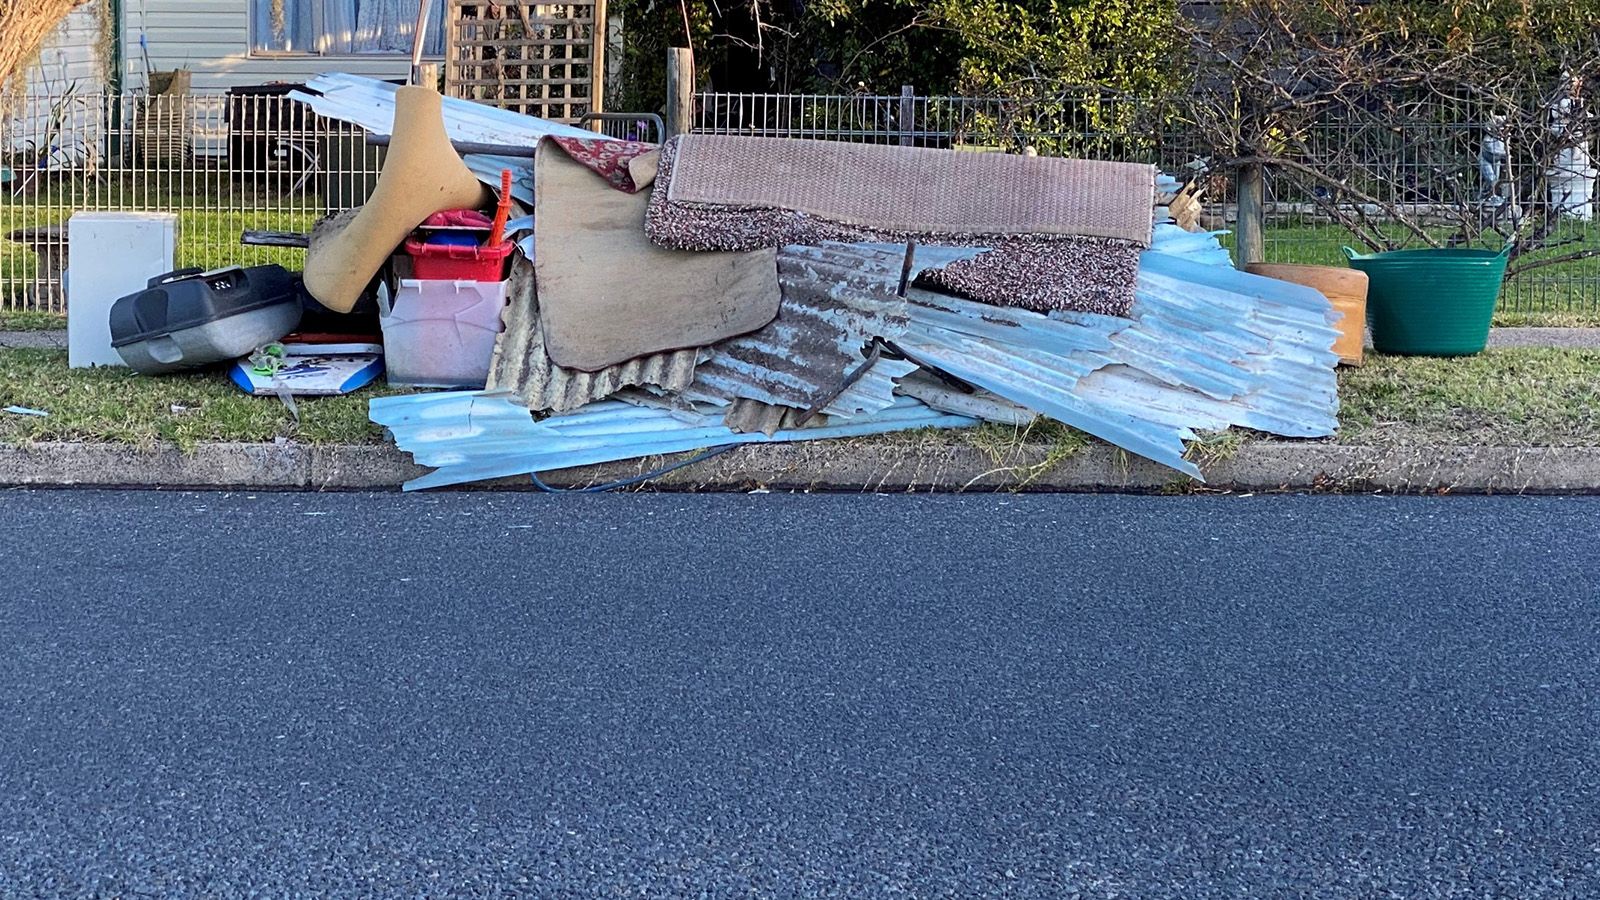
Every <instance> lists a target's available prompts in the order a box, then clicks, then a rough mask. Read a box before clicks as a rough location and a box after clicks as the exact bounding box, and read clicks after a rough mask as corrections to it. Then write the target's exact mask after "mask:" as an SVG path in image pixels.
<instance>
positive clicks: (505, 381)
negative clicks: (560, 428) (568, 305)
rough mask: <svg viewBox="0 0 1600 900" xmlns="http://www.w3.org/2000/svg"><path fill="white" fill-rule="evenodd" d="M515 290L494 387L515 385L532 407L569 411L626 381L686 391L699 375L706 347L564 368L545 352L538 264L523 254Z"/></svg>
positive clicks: (492, 369) (494, 365) (497, 352)
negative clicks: (592, 367)
mask: <svg viewBox="0 0 1600 900" xmlns="http://www.w3.org/2000/svg"><path fill="white" fill-rule="evenodd" d="M510 294H511V303H510V305H509V306H507V307H506V312H505V320H506V328H505V331H503V332H501V334H500V336H499V337H498V338H497V339H496V340H495V345H494V357H493V359H492V361H491V362H490V364H489V384H488V387H489V389H490V390H506V391H510V392H511V393H512V394H514V395H515V396H516V397H517V400H518V402H520V403H521V404H523V405H524V406H526V407H528V408H529V409H535V410H539V411H541V412H545V411H548V412H568V411H570V410H574V409H577V408H579V407H581V406H584V405H585V404H588V403H592V402H594V401H596V400H602V399H604V398H606V397H609V396H611V395H612V394H614V393H616V392H617V391H619V390H621V389H623V388H625V387H632V386H639V385H650V386H654V387H659V388H662V389H664V390H668V391H683V390H685V389H687V388H688V387H689V384H690V383H691V382H692V381H693V380H694V372H695V366H696V364H697V363H698V362H699V360H700V358H701V356H702V355H703V351H700V350H693V349H691V350H676V351H672V352H669V353H657V354H654V355H652V356H643V357H639V358H638V359H631V360H629V361H627V362H625V363H623V364H622V365H620V366H612V367H610V368H607V369H602V370H600V371H598V372H580V371H577V370H576V369H565V368H562V367H561V366H558V365H556V364H555V363H553V362H551V361H550V356H549V354H547V353H546V352H545V347H544V334H543V332H542V331H541V329H540V327H539V305H538V299H537V296H536V292H535V291H534V286H533V264H532V263H530V262H528V261H527V260H526V259H524V258H522V257H518V258H517V259H516V261H515V262H514V263H513V264H512V268H511V286H510Z"/></svg>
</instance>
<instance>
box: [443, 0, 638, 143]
mask: <svg viewBox="0 0 1600 900" xmlns="http://www.w3.org/2000/svg"><path fill="white" fill-rule="evenodd" d="M605 17H606V0H585V2H579V3H520V2H510V0H449V6H448V7H447V15H446V19H445V32H446V38H445V93H446V94H448V95H450V96H452V97H461V98H464V99H467V100H476V101H478V102H481V103H488V104H491V105H493V106H499V107H503V108H505V109H512V110H516V111H517V112H521V113H527V114H528V115H533V116H539V117H540V118H544V119H554V120H556V121H558V122H576V121H577V120H578V119H579V118H580V117H581V116H583V115H584V114H585V113H590V112H596V113H597V112H601V111H602V103H601V98H602V97H604V96H605V38H606V34H605V26H604V23H605ZM597 23H598V24H597Z"/></svg>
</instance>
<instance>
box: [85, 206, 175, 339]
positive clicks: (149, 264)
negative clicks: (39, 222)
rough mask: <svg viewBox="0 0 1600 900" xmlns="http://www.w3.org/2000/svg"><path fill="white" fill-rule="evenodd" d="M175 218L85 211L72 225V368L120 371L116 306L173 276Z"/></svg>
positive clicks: (131, 213)
mask: <svg viewBox="0 0 1600 900" xmlns="http://www.w3.org/2000/svg"><path fill="white" fill-rule="evenodd" d="M177 244H178V217H177V215H176V214H174V213H153V212H80V213H73V215H72V218H71V219H68V220H67V278H66V288H67V363H68V364H69V365H71V366H72V367H73V368H75V369H81V368H84V367H86V366H120V365H123V362H122V357H121V356H119V355H118V354H117V351H116V350H114V349H112V347H111V305H112V304H113V303H116V302H117V300H118V299H120V298H122V297H125V296H127V295H129V294H136V293H138V292H139V291H142V290H144V288H145V286H146V284H148V283H149V281H150V279H152V278H154V277H156V276H157V275H165V274H167V273H168V272H171V271H172V268H173V266H172V256H173V251H174V248H176V247H177Z"/></svg>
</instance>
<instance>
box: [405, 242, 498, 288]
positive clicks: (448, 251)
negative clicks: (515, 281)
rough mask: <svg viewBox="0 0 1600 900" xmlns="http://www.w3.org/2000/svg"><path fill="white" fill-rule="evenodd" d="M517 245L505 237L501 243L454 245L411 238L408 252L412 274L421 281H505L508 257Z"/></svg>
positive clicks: (407, 243) (407, 247) (407, 245)
mask: <svg viewBox="0 0 1600 900" xmlns="http://www.w3.org/2000/svg"><path fill="white" fill-rule="evenodd" d="M515 246H516V245H515V244H513V243H512V242H511V241H505V242H504V243H502V244H500V246H498V247H453V246H450V245H448V244H424V243H423V242H421V241H419V240H417V239H416V238H411V239H409V240H407V241H406V253H408V254H410V255H411V260H412V262H411V268H412V277H413V278H416V279H418V280H421V281H504V280H505V272H506V257H508V256H510V255H511V250H512V248H513V247H515Z"/></svg>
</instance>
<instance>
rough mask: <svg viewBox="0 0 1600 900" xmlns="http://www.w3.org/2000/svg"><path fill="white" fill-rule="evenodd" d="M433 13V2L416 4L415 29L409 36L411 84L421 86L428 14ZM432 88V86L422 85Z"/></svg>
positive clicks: (425, 0) (426, 1)
mask: <svg viewBox="0 0 1600 900" xmlns="http://www.w3.org/2000/svg"><path fill="white" fill-rule="evenodd" d="M431 12H433V0H422V2H420V3H418V4H417V28H416V31H414V32H412V36H411V83H412V84H422V51H423V49H424V48H425V47H426V46H427V44H428V14H429V13H431ZM424 87H433V85H431V84H430V85H424Z"/></svg>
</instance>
